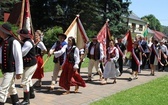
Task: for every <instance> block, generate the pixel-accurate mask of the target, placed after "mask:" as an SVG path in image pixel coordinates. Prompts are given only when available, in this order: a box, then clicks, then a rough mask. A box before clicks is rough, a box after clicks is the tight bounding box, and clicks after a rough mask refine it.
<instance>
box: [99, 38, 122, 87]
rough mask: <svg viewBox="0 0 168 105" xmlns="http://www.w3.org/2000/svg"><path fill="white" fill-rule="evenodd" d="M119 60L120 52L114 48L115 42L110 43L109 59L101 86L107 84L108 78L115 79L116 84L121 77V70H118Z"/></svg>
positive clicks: (108, 49) (107, 58)
mask: <svg viewBox="0 0 168 105" xmlns="http://www.w3.org/2000/svg"><path fill="white" fill-rule="evenodd" d="M118 58H119V51H118V49H117V48H116V47H115V46H114V41H113V40H111V41H110V42H109V47H108V48H107V57H106V60H107V61H106V62H105V68H104V72H103V77H104V79H103V80H102V82H101V84H107V78H114V81H113V84H114V83H116V77H118V76H119V75H120V72H119V69H118V68H116V63H117V60H118Z"/></svg>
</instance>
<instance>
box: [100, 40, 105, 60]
mask: <svg viewBox="0 0 168 105" xmlns="http://www.w3.org/2000/svg"><path fill="white" fill-rule="evenodd" d="M103 58H104V51H103V45H102V44H101V43H100V60H103Z"/></svg>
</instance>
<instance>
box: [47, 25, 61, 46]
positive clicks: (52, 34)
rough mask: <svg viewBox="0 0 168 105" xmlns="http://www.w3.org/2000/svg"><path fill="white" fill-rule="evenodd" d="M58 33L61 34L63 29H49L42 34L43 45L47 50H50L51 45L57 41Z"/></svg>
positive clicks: (57, 27) (56, 27)
mask: <svg viewBox="0 0 168 105" xmlns="http://www.w3.org/2000/svg"><path fill="white" fill-rule="evenodd" d="M58 33H63V29H62V28H61V27H59V26H55V27H52V28H49V29H47V31H46V32H45V33H44V44H45V46H46V47H47V49H50V48H51V47H52V45H53V44H54V43H55V42H56V41H57V40H58V39H57V34H58Z"/></svg>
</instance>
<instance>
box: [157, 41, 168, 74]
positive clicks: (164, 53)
mask: <svg viewBox="0 0 168 105" xmlns="http://www.w3.org/2000/svg"><path fill="white" fill-rule="evenodd" d="M164 43H165V40H164V39H162V40H161V41H160V47H161V62H162V63H163V65H161V64H160V63H159V64H158V68H159V71H164V69H165V66H166V64H167V63H168V62H167V57H168V49H167V46H166V45H165V44H164Z"/></svg>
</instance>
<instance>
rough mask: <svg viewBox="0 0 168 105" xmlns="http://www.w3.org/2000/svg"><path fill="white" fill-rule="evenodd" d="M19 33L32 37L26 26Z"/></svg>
mask: <svg viewBox="0 0 168 105" xmlns="http://www.w3.org/2000/svg"><path fill="white" fill-rule="evenodd" d="M18 34H19V35H20V36H22V37H25V38H30V34H29V31H28V30H27V29H26V28H23V29H21V30H19V31H18Z"/></svg>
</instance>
